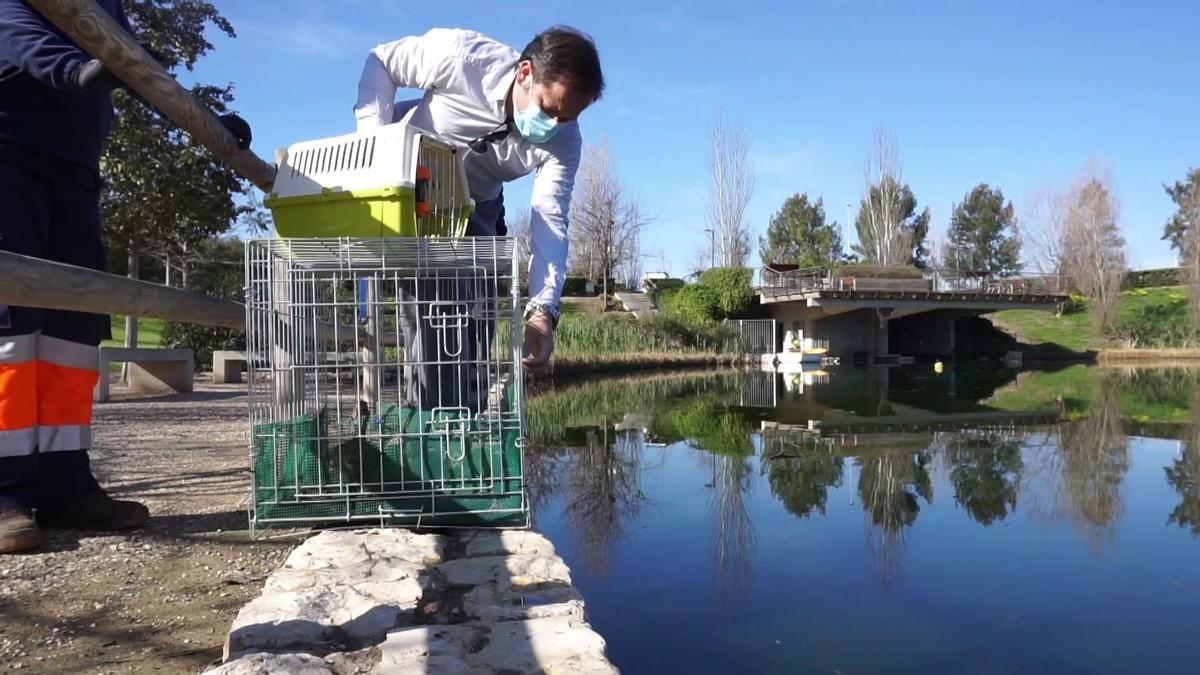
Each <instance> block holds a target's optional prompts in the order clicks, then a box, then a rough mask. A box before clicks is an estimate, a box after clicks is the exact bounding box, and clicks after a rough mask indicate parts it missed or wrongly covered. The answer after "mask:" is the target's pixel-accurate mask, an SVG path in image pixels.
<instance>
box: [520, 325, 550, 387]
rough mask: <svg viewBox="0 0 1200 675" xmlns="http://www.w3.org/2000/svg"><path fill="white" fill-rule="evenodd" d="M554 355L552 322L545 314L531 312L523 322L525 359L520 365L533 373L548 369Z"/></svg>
mask: <svg viewBox="0 0 1200 675" xmlns="http://www.w3.org/2000/svg"><path fill="white" fill-rule="evenodd" d="M553 353H554V320H553V319H551V318H550V315H549V314H547V313H546V312H533V313H532V314H530V315H529V318H528V319H526V320H525V357H524V358H523V359H521V363H522V364H524V365H525V367H526V368H527V369H529V370H530V371H532V372H534V373H544V372H546V371H547V370H549V369H550V355H551V354H553Z"/></svg>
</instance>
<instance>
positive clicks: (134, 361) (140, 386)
mask: <svg viewBox="0 0 1200 675" xmlns="http://www.w3.org/2000/svg"><path fill="white" fill-rule="evenodd" d="M113 363H128V364H129V388H130V389H131V390H132V391H136V392H139V393H146V394H161V393H180V392H189V391H192V386H193V379H194V378H195V375H196V362H195V358H194V356H193V354H192V350H190V349H147V348H141V347H135V348H129V347H101V348H100V380H99V381H98V382H97V383H96V389H95V391H93V392H92V400H94V401H107V400H108V389H109V372H108V370H109V368H108V367H109V365H111V364H113Z"/></svg>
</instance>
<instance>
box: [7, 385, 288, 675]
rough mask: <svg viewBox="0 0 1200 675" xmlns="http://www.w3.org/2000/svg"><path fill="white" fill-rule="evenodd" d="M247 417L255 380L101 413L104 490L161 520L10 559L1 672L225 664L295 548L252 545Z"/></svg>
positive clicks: (279, 543) (98, 456) (59, 538)
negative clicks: (232, 637) (246, 619)
mask: <svg viewBox="0 0 1200 675" xmlns="http://www.w3.org/2000/svg"><path fill="white" fill-rule="evenodd" d="M245 420H246V396H245V387H244V385H240V386H239V385H200V384H198V385H197V391H196V392H195V393H192V394H184V395H177V396H171V397H164V398H156V399H139V400H128V399H125V400H122V399H120V398H119V396H114V401H113V402H111V403H106V404H100V405H97V406H96V421H95V437H96V448H95V449H94V450H93V452H92V462H93V466H94V467H95V469H96V472H97V475H98V476H99V478H100V482H101V484H103V485H104V486H105V487H107V488H108V489H109V490H110V491H111V492H112V493H114V494H115V495H117V496H121V497H128V498H133V499H138V500H140V501H143V502H145V503H146V504H147V505H148V506H149V507H150V512H151V515H152V520H151V522H150V524H149V526H148V527H146V528H145V529H143V530H139V531H136V532H132V533H123V534H118V535H102V534H92V533H81V532H69V531H58V532H53V533H51V536H50V544H49V546H48V547H47V548H46V549H44V550H43V551H40V552H37V553H34V554H30V555H18V556H0V671H5V670H19V671H20V672H46V673H68V672H69V673H76V672H112V673H130V672H139V673H140V672H168V673H170V672H179V673H194V672H198V671H200V670H202V669H203V668H204V667H205V666H206V665H208V664H210V663H212V662H214V661H216V660H219V658H220V656H221V647H222V642H223V641H224V638H225V633H226V632H227V631H228V630H229V625H230V622H231V621H232V620H233V618H234V616H235V615H236V614H237V612H238V609H239V608H240V607H241V606H242V605H244V604H246V603H247V602H248V601H249V600H250V599H252V598H254V597H256V596H257V595H258V594H259V592H260V590H261V587H262V581H263V579H264V578H265V577H266V575H267V574H268V573H270V572H271V571H272V570H273V569H274V568H275V567H277V566H278V565H279V564H280V563H281V562H282V561H283V559H284V557H286V554H287V552H288V551H289V550H290V549H291V548H292V547H293V546H294V545H295V544H296V543H297V539H295V538H283V539H280V538H276V539H265V540H263V539H260V540H256V541H251V540H250V539H249V536H248V533H247V517H246V502H247V497H248V493H249V477H248V474H247V472H246V469H247V466H248V462H247V450H246V440H245V434H246V431H245V430H246V421H245Z"/></svg>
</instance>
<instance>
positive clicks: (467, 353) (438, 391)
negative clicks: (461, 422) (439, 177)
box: [400, 191, 504, 413]
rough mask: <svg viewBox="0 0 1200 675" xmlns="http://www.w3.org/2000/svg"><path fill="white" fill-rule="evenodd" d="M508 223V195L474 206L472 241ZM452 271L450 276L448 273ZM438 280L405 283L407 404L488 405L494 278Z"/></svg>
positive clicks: (427, 407) (403, 319)
mask: <svg viewBox="0 0 1200 675" xmlns="http://www.w3.org/2000/svg"><path fill="white" fill-rule="evenodd" d="M503 224H504V193H503V191H501V193H500V196H499V197H497V198H496V199H493V200H488V201H483V202H480V203H479V204H477V205H476V208H475V212H474V213H473V214H472V216H471V221H470V223H469V224H468V226H467V236H469V237H494V236H496V235H497V233H498V231H499V227H500V226H503ZM447 272H449V271H447ZM452 276H453V275H452V274H450V273H447V274H443V275H441V276H440V277H439V276H438V275H437V274H435V273H434V272H433V271H430V273H429V276H428V278H424V277H418V278H417V279H416V280H415V281H413V282H411V283H404V284H401V288H400V301H401V302H402V303H403V304H402V305H401V308H400V327H401V331H402V333H403V336H404V345H405V363H404V404H405V405H407V406H411V407H418V408H421V409H423V410H426V411H429V410H432V409H434V408H466V409H467V410H469V411H471V412H472V413H477V412H479V411H480V410H482V409H484V408H485V407H486V405H487V395H488V391H487V389H488V386H489V381H488V368H487V363H488V359H489V358H490V356H491V343H492V340H493V338H494V335H495V331H496V323H495V318H494V317H493V316H491V315H490V314H491V313H492V310H493V308H495V306H496V298H495V297H494V293H495V285H494V280H493V279H472V278H462V277H461V275H460V278H457V279H456V278H452Z"/></svg>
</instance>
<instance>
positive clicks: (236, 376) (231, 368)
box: [212, 351, 246, 384]
mask: <svg viewBox="0 0 1200 675" xmlns="http://www.w3.org/2000/svg"><path fill="white" fill-rule="evenodd" d="M243 365H246V352H238V351H218V352H213V358H212V372H213V382H217V383H221V384H233V383H237V382H241V381H242V366H243Z"/></svg>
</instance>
